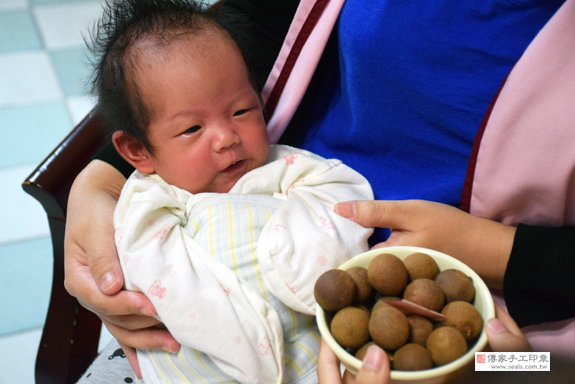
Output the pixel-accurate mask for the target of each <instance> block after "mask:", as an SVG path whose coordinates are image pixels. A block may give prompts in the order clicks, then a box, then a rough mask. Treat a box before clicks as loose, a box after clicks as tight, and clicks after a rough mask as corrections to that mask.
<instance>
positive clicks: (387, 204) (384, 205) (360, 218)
mask: <svg viewBox="0 0 575 384" xmlns="http://www.w3.org/2000/svg"><path fill="white" fill-rule="evenodd" d="M412 205H413V202H410V201H392V200H385V201H384V200H356V201H346V202H343V203H339V204H336V206H335V208H334V209H335V212H336V213H337V214H339V215H340V216H343V217H345V218H347V219H350V220H352V221H354V222H356V223H357V224H359V225H361V226H362V227H365V228H369V227H378V228H393V229H402V226H403V225H404V222H405V217H407V213H408V212H409V211H411V208H412Z"/></svg>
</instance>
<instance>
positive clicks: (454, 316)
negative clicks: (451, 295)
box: [439, 301, 483, 340]
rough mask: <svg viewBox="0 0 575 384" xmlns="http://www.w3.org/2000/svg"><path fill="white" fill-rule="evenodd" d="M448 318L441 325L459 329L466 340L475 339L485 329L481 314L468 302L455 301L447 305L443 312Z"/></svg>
mask: <svg viewBox="0 0 575 384" xmlns="http://www.w3.org/2000/svg"><path fill="white" fill-rule="evenodd" d="M441 314H442V315H445V316H447V319H446V320H443V321H442V322H441V323H440V324H439V325H440V326H443V327H453V328H455V329H457V330H458V331H459V332H461V334H462V335H463V337H464V338H465V339H466V340H471V339H475V338H476V337H477V336H479V334H480V333H481V330H482V329H483V318H482V317H481V313H479V311H478V310H477V308H475V307H474V306H473V305H471V304H469V303H468V302H466V301H454V302H451V303H449V304H447V305H446V306H445V307H444V308H443V310H442V311H441Z"/></svg>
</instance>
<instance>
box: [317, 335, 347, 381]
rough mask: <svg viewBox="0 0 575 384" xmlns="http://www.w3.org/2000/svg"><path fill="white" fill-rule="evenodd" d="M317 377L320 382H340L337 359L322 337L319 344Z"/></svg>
mask: <svg viewBox="0 0 575 384" xmlns="http://www.w3.org/2000/svg"><path fill="white" fill-rule="evenodd" d="M317 377H318V381H319V383H320V384H341V372H340V370H339V360H338V358H337V356H336V355H335V353H333V351H332V350H331V349H330V348H329V346H328V345H327V343H326V342H325V340H324V339H323V338H322V339H321V344H320V346H319V357H318V359H317Z"/></svg>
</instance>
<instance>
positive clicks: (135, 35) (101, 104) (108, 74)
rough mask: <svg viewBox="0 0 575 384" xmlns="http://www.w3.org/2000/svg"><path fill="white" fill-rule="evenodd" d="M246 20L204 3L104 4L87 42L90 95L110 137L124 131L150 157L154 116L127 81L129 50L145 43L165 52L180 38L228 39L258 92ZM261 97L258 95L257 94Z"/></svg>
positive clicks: (137, 0)
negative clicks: (209, 33)
mask: <svg viewBox="0 0 575 384" xmlns="http://www.w3.org/2000/svg"><path fill="white" fill-rule="evenodd" d="M245 28H246V22H245V19H244V18H243V17H242V16H240V15H237V14H232V13H230V12H224V11H222V10H220V11H216V10H214V8H213V7H209V6H208V4H206V3H205V2H203V1H193V0H106V1H105V4H104V13H103V15H102V16H101V18H100V19H99V20H98V23H97V24H96V25H95V27H94V29H93V30H92V32H91V33H90V36H89V41H87V42H86V44H87V46H88V49H89V51H90V53H91V54H92V57H91V58H90V59H89V60H90V62H91V65H92V76H91V79H90V83H91V93H92V94H93V95H94V96H96V98H97V106H96V109H97V110H98V112H99V114H100V116H101V117H102V119H103V125H104V127H105V130H106V133H107V134H108V135H111V134H112V133H113V132H115V131H124V133H125V134H128V135H131V136H132V137H133V138H134V139H136V140H137V141H139V142H140V143H142V144H143V145H144V146H145V147H146V149H148V151H150V153H152V152H153V146H152V145H151V143H150V141H149V140H148V137H147V127H148V125H149V122H150V110H149V108H148V106H146V104H145V102H144V100H143V99H142V97H141V96H140V94H139V90H138V87H137V84H134V83H133V81H131V82H130V81H128V75H129V74H130V73H133V72H131V71H134V69H135V68H134V63H131V62H130V50H131V49H132V48H133V47H134V45H135V44H136V43H138V42H141V41H146V40H148V39H153V42H154V44H156V45H160V46H165V45H168V44H170V43H171V42H172V41H174V40H175V39H179V38H181V37H182V36H189V35H194V34H199V33H201V32H203V31H205V30H208V29H215V30H220V31H222V32H223V33H226V34H227V35H229V36H230V37H231V38H232V40H233V41H234V42H235V43H236V45H237V46H238V48H239V49H240V51H241V53H242V56H243V58H244V62H245V63H246V66H247V68H248V74H249V76H250V81H251V83H252V85H253V86H254V89H256V91H257V89H258V86H257V84H256V83H255V80H254V79H255V78H254V76H253V75H252V74H251V71H250V69H249V68H250V66H249V65H248V61H249V57H248V54H247V47H248V38H247V34H245V33H244V32H243V31H244V30H245ZM258 93H259V92H258Z"/></svg>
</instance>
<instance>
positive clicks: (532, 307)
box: [503, 224, 575, 327]
mask: <svg viewBox="0 0 575 384" xmlns="http://www.w3.org/2000/svg"><path fill="white" fill-rule="evenodd" d="M503 296H504V298H505V303H506V305H507V309H508V311H509V314H510V315H511V317H513V319H514V320H515V321H516V322H517V324H518V325H519V326H520V327H525V326H527V325H533V324H539V323H544V322H550V321H560V320H565V319H569V318H572V317H575V227H560V228H545V227H535V226H529V225H524V224H520V225H519V226H518V227H517V233H516V235H515V240H514V243H513V249H512V251H511V256H510V258H509V262H508V263H507V270H506V271H505V276H504V281H503Z"/></svg>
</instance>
